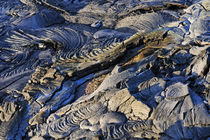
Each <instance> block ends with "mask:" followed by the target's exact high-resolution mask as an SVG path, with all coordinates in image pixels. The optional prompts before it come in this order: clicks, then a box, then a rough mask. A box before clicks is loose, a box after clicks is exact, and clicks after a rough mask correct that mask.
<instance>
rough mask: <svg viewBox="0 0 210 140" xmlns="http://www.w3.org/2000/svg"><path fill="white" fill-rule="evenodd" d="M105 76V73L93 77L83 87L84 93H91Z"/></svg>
mask: <svg viewBox="0 0 210 140" xmlns="http://www.w3.org/2000/svg"><path fill="white" fill-rule="evenodd" d="M105 77H106V75H101V76H100V77H97V78H94V79H93V80H92V81H90V82H89V83H88V84H87V86H86V88H85V94H91V93H93V92H94V91H95V90H96V89H97V88H98V87H99V86H100V84H101V83H102V82H103V80H104V79H105Z"/></svg>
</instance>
